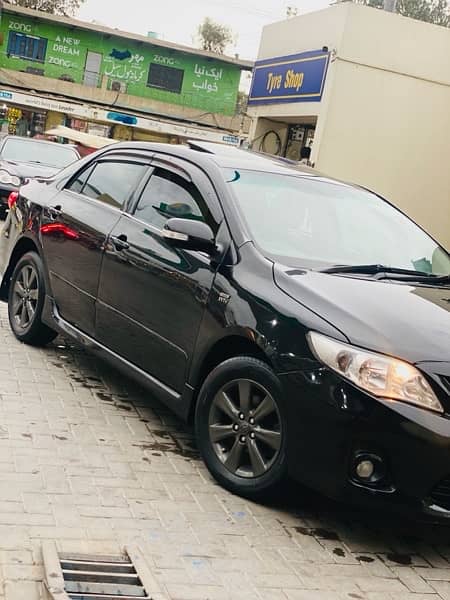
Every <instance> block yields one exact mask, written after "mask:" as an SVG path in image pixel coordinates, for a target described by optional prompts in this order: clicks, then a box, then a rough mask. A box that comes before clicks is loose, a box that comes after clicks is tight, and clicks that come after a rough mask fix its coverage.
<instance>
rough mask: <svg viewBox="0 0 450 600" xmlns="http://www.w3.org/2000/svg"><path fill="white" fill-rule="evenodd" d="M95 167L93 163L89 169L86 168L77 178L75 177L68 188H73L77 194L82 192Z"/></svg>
mask: <svg viewBox="0 0 450 600" xmlns="http://www.w3.org/2000/svg"><path fill="white" fill-rule="evenodd" d="M93 168H94V165H91V166H90V167H88V168H87V169H84V171H81V172H80V173H78V175H77V176H76V177H75V179H73V180H72V182H71V183H70V184H69V185H68V186H67V189H68V190H71V191H72V192H76V193H77V194H81V192H82V190H83V187H84V184H85V183H86V181H87V180H88V177H89V175H90V174H91V173H92V169H93Z"/></svg>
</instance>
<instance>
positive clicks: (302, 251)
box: [225, 169, 450, 275]
mask: <svg viewBox="0 0 450 600" xmlns="http://www.w3.org/2000/svg"><path fill="white" fill-rule="evenodd" d="M225 177H226V180H227V182H228V185H229V186H230V188H231V189H232V191H233V192H234V198H235V201H236V204H237V207H238V210H239V211H240V212H241V214H242V216H243V217H244V221H245V222H246V223H247V226H248V229H249V231H250V234H251V236H252V238H253V239H254V241H255V243H257V244H258V246H259V247H260V248H261V249H262V250H263V251H264V252H265V253H266V254H268V255H272V256H275V257H282V258H283V259H284V260H286V261H288V262H289V263H290V264H295V265H298V266H305V267H312V268H316V267H317V268H325V267H328V266H332V265H339V266H341V265H349V266H352V265H362V264H365V265H384V266H388V267H392V268H401V269H408V270H415V271H422V272H426V273H432V274H435V275H447V274H450V257H449V255H448V254H447V252H445V250H443V249H442V248H441V247H440V246H439V245H438V244H436V242H435V241H434V240H433V239H432V238H431V237H430V236H429V235H427V234H426V233H425V232H424V231H423V230H422V229H421V228H420V227H418V226H417V225H416V224H415V223H414V222H413V221H411V220H410V219H408V218H407V217H406V216H405V215H403V214H402V213H401V212H400V211H398V210H397V209H396V208H394V207H393V206H391V205H390V204H389V203H387V202H385V201H383V200H382V199H381V198H379V197H378V196H376V195H375V194H372V193H370V192H368V191H366V190H362V189H358V188H354V187H352V186H349V185H345V184H341V183H338V182H332V181H328V180H325V179H321V178H306V177H301V176H296V175H292V174H286V175H284V174H274V173H263V172H260V171H248V170H228V169H227V170H226V171H225Z"/></svg>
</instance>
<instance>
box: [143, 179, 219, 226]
mask: <svg viewBox="0 0 450 600" xmlns="http://www.w3.org/2000/svg"><path fill="white" fill-rule="evenodd" d="M201 207H203V210H202V208H201ZM205 214H206V215H209V212H208V210H207V208H206V206H205V202H204V200H203V198H202V196H201V195H200V192H199V191H198V189H197V188H196V187H195V185H194V184H192V183H190V182H188V181H185V180H184V179H183V178H182V177H179V176H178V175H176V174H175V173H172V172H170V171H166V170H165V169H158V168H157V169H155V172H154V174H153V175H152V176H151V178H150V181H149V182H148V184H147V186H146V188H145V190H144V191H143V193H142V196H141V198H140V200H139V203H138V205H137V208H136V212H135V217H136V218H138V219H139V220H140V221H144V223H148V224H149V225H153V226H154V227H156V228H158V229H163V228H164V224H165V223H166V221H167V220H168V219H170V218H172V217H178V218H182V219H193V220H196V221H205V217H204V215H205Z"/></svg>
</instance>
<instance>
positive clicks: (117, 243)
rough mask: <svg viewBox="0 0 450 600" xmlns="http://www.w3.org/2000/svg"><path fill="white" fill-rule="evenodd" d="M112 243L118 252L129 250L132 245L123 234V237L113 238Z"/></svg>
mask: <svg viewBox="0 0 450 600" xmlns="http://www.w3.org/2000/svg"><path fill="white" fill-rule="evenodd" d="M110 239H111V242H112V243H113V246H114V247H115V249H116V250H118V251H119V252H120V251H121V250H128V248H129V247H130V244H129V243H128V241H127V239H128V238H127V236H126V235H125V234H124V233H122V234H121V235H119V236H117V237H115V236H111V238H110Z"/></svg>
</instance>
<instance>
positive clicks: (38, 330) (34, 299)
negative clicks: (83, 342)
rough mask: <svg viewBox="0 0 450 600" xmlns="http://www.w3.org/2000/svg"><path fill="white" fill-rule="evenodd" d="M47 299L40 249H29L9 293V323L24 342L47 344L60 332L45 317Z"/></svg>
mask: <svg viewBox="0 0 450 600" xmlns="http://www.w3.org/2000/svg"><path fill="white" fill-rule="evenodd" d="M44 300H45V278H44V271H43V265H42V260H41V258H40V256H39V255H38V254H37V253H36V252H27V253H26V254H24V255H23V256H22V258H21V259H20V260H19V262H18V263H17V265H16V267H15V269H14V271H13V275H12V278H11V283H10V286H9V296H8V317H9V324H10V326H11V329H12V331H13V333H14V335H15V336H16V338H17V339H18V340H19V341H20V342H23V343H24V344H29V345H30V346H45V345H46V344H48V343H49V342H51V341H52V340H54V339H55V337H56V336H57V335H58V334H57V333H56V332H55V331H53V329H50V327H47V325H45V324H44V323H42V321H41V318H42V310H43V308H44Z"/></svg>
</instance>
